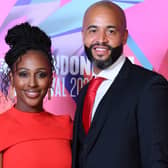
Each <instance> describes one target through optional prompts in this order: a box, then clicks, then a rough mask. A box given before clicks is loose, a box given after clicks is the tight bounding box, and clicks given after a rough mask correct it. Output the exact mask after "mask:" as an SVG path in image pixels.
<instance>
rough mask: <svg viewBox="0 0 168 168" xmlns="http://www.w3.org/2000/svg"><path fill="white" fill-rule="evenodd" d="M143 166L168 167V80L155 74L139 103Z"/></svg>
mask: <svg viewBox="0 0 168 168" xmlns="http://www.w3.org/2000/svg"><path fill="white" fill-rule="evenodd" d="M137 107H138V108H137V109H138V112H137V122H138V134H139V146H140V155H141V163H142V165H141V167H142V168H167V167H168V82H167V81H166V80H165V79H164V78H163V77H161V76H159V75H158V76H155V77H154V78H152V80H150V81H149V82H148V84H146V87H145V88H144V90H143V92H142V94H141V96H140V98H139V103H138V105H137Z"/></svg>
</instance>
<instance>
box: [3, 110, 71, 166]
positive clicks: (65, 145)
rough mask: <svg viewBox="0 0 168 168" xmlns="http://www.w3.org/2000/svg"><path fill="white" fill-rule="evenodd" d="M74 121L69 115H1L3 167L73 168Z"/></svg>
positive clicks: (28, 113)
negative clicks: (72, 142)
mask: <svg viewBox="0 0 168 168" xmlns="http://www.w3.org/2000/svg"><path fill="white" fill-rule="evenodd" d="M71 139H72V121H71V119H70V117H69V116H68V115H67V116H66V115H60V116H56V115H53V114H50V113H48V112H44V111H43V112H39V113H31V112H22V111H19V110H17V109H16V108H14V107H12V108H11V109H10V110H8V111H7V112H4V113H2V114H0V153H1V152H2V153H3V168H13V167H16V168H71Z"/></svg>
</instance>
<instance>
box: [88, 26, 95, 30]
mask: <svg viewBox="0 0 168 168" xmlns="http://www.w3.org/2000/svg"><path fill="white" fill-rule="evenodd" d="M91 28H97V26H95V25H89V26H88V27H87V30H88V29H91Z"/></svg>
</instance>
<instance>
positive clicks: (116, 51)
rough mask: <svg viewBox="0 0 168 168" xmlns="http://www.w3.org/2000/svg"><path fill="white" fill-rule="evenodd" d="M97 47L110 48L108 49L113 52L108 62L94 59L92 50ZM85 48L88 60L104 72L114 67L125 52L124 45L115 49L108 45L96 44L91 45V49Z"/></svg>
mask: <svg viewBox="0 0 168 168" xmlns="http://www.w3.org/2000/svg"><path fill="white" fill-rule="evenodd" d="M95 45H96V46H105V47H108V49H109V50H110V51H111V54H110V55H109V57H108V58H107V59H106V60H97V59H95V58H94V57H93V54H92V48H93V47H94V46H95ZM84 48H85V52H86V55H87V57H88V59H89V60H90V61H91V62H92V63H93V64H94V66H96V67H97V68H99V69H102V70H103V69H106V68H107V67H109V66H110V65H112V64H113V63H114V62H115V61H116V60H117V59H118V58H119V57H120V56H121V54H122V52H123V44H121V45H119V46H117V47H115V48H113V47H111V46H109V45H107V44H103V43H95V44H93V45H91V46H90V47H87V46H84Z"/></svg>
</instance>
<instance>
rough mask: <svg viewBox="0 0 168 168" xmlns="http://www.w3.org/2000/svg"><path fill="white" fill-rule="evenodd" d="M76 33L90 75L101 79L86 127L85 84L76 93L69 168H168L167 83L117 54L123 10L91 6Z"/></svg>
mask: <svg viewBox="0 0 168 168" xmlns="http://www.w3.org/2000/svg"><path fill="white" fill-rule="evenodd" d="M82 35H83V42H84V46H85V50H86V54H87V56H88V58H89V59H90V60H91V61H92V63H93V73H94V76H95V78H98V77H101V78H105V80H103V82H102V83H101V84H100V86H99V87H98V90H97V92H96V97H95V100H94V105H93V108H92V113H91V119H90V122H91V125H90V128H89V130H88V131H87V129H85V128H86V127H85V123H84V119H83V117H84V113H85V112H84V111H85V110H84V109H85V108H86V106H87V103H89V99H87V100H86V99H85V98H86V96H87V94H88V92H89V91H88V90H90V89H89V88H90V85H91V83H89V84H88V85H86V86H85V87H84V88H83V89H82V90H81V92H80V95H79V101H78V104H77V110H76V114H75V121H74V137H73V146H72V157H73V165H72V166H73V168H103V167H105V168H166V167H168V106H167V104H168V82H167V81H166V80H165V79H164V78H163V77H162V76H161V75H158V74H156V73H154V72H152V71H148V70H146V69H144V68H142V67H139V66H137V65H133V64H132V63H131V62H130V61H129V60H128V59H127V58H126V57H124V56H123V54H122V52H123V46H124V44H126V41H127V36H128V31H127V27H126V18H125V14H124V12H123V10H122V9H121V8H120V7H119V6H117V5H115V4H114V3H112V2H110V1H100V2H97V3H95V4H93V5H92V6H91V7H89V8H88V9H87V11H86V13H85V15H84V20H83V29H82ZM87 91H88V92H87ZM91 97H92V96H91Z"/></svg>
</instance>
